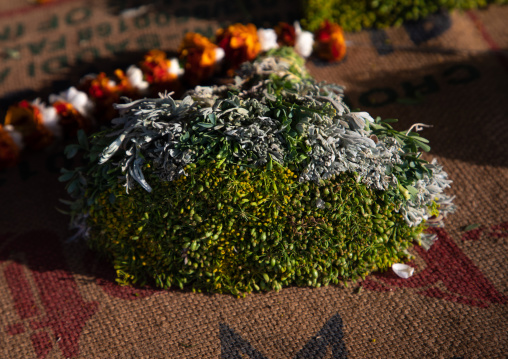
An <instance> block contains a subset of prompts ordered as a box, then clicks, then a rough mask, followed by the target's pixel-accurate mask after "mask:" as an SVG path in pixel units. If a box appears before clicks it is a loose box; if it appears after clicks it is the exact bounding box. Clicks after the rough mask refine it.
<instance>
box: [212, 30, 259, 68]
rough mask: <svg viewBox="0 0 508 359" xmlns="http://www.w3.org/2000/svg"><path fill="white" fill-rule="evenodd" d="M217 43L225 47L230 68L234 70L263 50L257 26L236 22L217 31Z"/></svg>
mask: <svg viewBox="0 0 508 359" xmlns="http://www.w3.org/2000/svg"><path fill="white" fill-rule="evenodd" d="M216 35H217V43H218V44H219V46H220V47H221V48H223V49H224V52H225V57H226V61H227V65H228V68H229V69H230V70H234V69H236V68H238V67H239V66H240V64H242V63H243V62H245V61H252V60H254V59H255V58H256V56H257V55H258V54H259V51H260V50H261V43H260V42H259V38H258V33H257V29H256V26H254V25H253V24H247V25H242V24H235V25H230V26H229V27H227V28H226V29H219V30H218V31H217V34H216Z"/></svg>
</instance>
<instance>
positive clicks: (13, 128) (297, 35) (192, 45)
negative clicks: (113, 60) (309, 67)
mask: <svg viewBox="0 0 508 359" xmlns="http://www.w3.org/2000/svg"><path fill="white" fill-rule="evenodd" d="M314 39H315V40H314ZM280 46H291V47H294V49H295V51H296V52H297V53H298V54H299V55H301V56H302V57H304V58H307V57H309V56H310V55H311V54H312V53H313V51H314V54H315V55H316V56H318V57H319V58H321V59H324V60H326V61H329V62H334V61H340V60H342V59H343V58H344V56H345V54H346V43H345V40H344V34H343V31H342V28H341V27H340V26H339V25H337V24H333V23H329V22H328V21H326V22H325V23H324V24H323V25H322V26H321V27H320V29H319V30H318V31H316V33H315V34H313V33H311V32H309V31H305V30H302V28H301V26H300V24H299V23H298V22H295V23H294V24H293V25H291V24H288V23H282V22H281V23H279V24H278V25H277V26H276V27H275V28H274V29H257V28H256V27H255V26H254V25H253V24H247V25H243V24H234V25H230V26H228V27H227V28H223V29H219V30H218V31H217V33H216V39H215V42H213V41H212V40H211V39H208V38H206V37H205V36H203V35H201V34H197V33H187V34H186V35H185V37H184V39H183V40H182V43H181V45H180V47H179V49H178V53H179V59H177V58H172V59H168V58H167V57H166V54H165V53H164V52H163V51H161V50H151V51H149V52H148V53H147V54H146V55H145V57H144V59H143V60H142V61H141V62H140V63H139V67H138V66H135V65H132V66H130V67H129V68H128V69H127V71H126V72H124V71H122V70H119V69H118V70H116V71H115V73H114V77H112V78H111V77H108V76H107V75H106V74H105V73H100V74H98V75H96V74H90V75H86V76H85V77H84V78H83V79H82V80H81V81H80V84H79V85H78V86H77V87H71V88H69V89H68V90H66V91H63V92H61V93H60V94H58V95H57V94H52V95H50V96H49V104H46V103H44V102H42V101H41V100H40V99H36V100H34V101H31V102H29V101H27V100H23V101H21V102H19V103H17V104H15V105H13V106H11V107H10V108H9V109H8V111H7V114H6V117H5V119H4V124H3V126H2V125H0V169H3V168H8V167H13V166H15V165H16V164H17V162H18V160H19V156H20V153H21V151H22V150H23V149H24V148H25V147H26V148H28V149H32V150H37V149H41V148H44V147H47V146H49V145H50V144H51V143H53V141H54V140H55V139H59V138H62V137H63V138H75V137H76V133H77V131H78V130H79V129H82V130H84V131H85V132H87V133H90V132H91V131H93V129H95V128H97V127H98V125H105V124H109V123H110V121H111V120H112V119H113V118H115V117H116V115H117V112H116V110H115V109H114V108H113V104H114V103H119V102H120V98H121V97H124V96H125V97H128V98H131V99H138V98H142V97H144V96H145V95H148V94H157V93H158V92H165V91H175V92H179V91H181V90H182V89H183V88H185V87H184V84H185V85H186V86H189V87H194V86H196V85H199V84H203V83H206V82H207V81H209V80H210V79H211V78H212V77H213V76H214V75H216V74H218V73H220V71H225V72H226V73H227V74H228V75H229V76H232V75H233V74H234V71H235V70H237V69H238V68H239V67H240V64H242V63H243V62H246V61H251V60H254V59H255V58H256V57H257V56H259V55H260V54H261V53H263V52H266V51H269V50H271V49H275V48H278V47H280ZM180 64H182V65H183V66H181V65H180Z"/></svg>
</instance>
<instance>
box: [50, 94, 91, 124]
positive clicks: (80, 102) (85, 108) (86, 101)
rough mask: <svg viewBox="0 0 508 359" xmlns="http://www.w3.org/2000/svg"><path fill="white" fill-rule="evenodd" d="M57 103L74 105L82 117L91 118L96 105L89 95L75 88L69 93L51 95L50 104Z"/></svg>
mask: <svg viewBox="0 0 508 359" xmlns="http://www.w3.org/2000/svg"><path fill="white" fill-rule="evenodd" d="M57 101H62V102H67V103H70V104H71V105H72V107H74V108H75V109H76V111H78V112H79V113H80V114H81V115H83V116H85V117H89V116H90V115H91V113H92V111H93V108H94V104H93V102H92V101H91V100H90V98H89V97H88V95H87V94H86V93H84V92H82V91H78V90H77V89H76V88H75V87H70V88H69V89H68V90H67V91H63V92H60V94H59V95H54V94H52V95H49V102H50V103H55V102H57Z"/></svg>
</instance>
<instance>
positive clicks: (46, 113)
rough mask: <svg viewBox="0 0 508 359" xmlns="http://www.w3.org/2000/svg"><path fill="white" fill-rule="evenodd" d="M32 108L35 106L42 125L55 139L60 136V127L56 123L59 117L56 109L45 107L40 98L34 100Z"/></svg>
mask: <svg viewBox="0 0 508 359" xmlns="http://www.w3.org/2000/svg"><path fill="white" fill-rule="evenodd" d="M32 106H36V107H37V108H38V109H39V111H41V116H42V123H44V126H46V127H47V128H48V129H49V130H50V131H51V132H52V133H53V135H55V136H56V137H61V136H62V127H61V126H60V124H59V123H58V122H59V121H60V116H58V113H57V112H56V108H54V107H53V106H46V104H45V103H44V102H42V101H41V99H40V98H37V99H35V100H34V101H33V102H32Z"/></svg>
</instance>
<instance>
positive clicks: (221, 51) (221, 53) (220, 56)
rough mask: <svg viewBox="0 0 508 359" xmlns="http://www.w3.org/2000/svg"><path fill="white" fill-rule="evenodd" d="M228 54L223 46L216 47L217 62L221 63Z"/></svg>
mask: <svg viewBox="0 0 508 359" xmlns="http://www.w3.org/2000/svg"><path fill="white" fill-rule="evenodd" d="M224 56H226V53H225V52H224V49H223V48H222V47H217V48H215V62H216V63H219V62H221V61H222V59H223V58H224Z"/></svg>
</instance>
